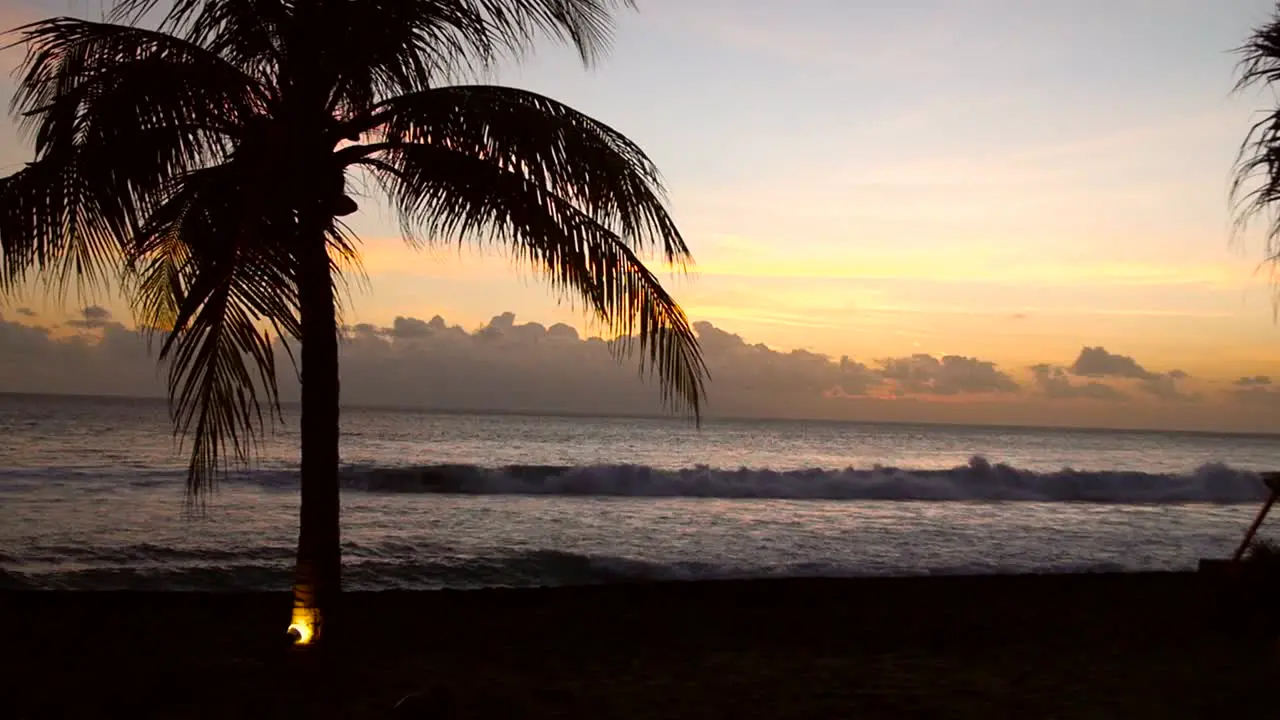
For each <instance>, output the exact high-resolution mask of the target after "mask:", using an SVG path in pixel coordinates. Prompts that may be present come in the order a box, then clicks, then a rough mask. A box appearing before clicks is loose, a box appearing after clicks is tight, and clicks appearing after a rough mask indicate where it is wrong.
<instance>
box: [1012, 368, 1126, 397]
mask: <svg viewBox="0 0 1280 720" xmlns="http://www.w3.org/2000/svg"><path fill="white" fill-rule="evenodd" d="M1031 374H1032V377H1033V378H1034V382H1035V386H1036V389H1038V390H1039V391H1040V392H1041V393H1043V394H1044V395H1046V396H1048V397H1051V398H1056V399H1061V400H1077V399H1079V400H1107V401H1113V402H1114V401H1119V400H1124V399H1126V398H1128V397H1129V396H1128V395H1126V394H1125V393H1124V392H1122V391H1120V390H1119V389H1118V388H1116V387H1114V386H1111V385H1107V384H1106V383H1101V382H1097V381H1096V380H1090V381H1088V382H1084V383H1073V382H1072V381H1071V376H1070V375H1069V374H1068V373H1067V369H1066V368H1064V367H1061V366H1059V365H1050V364H1048V363H1043V364H1040V365H1033V366H1032V367H1031Z"/></svg>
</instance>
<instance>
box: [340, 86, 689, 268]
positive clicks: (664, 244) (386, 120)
mask: <svg viewBox="0 0 1280 720" xmlns="http://www.w3.org/2000/svg"><path fill="white" fill-rule="evenodd" d="M371 122H373V123H378V125H377V126H376V127H374V128H371V129H373V130H375V133H374V139H373V140H372V145H371V147H372V148H375V149H376V148H377V147H379V146H380V145H379V141H381V143H382V146H385V147H392V148H394V147H398V146H403V145H407V144H408V145H419V144H423V145H432V146H437V147H441V148H445V149H448V150H451V151H453V152H457V153H461V154H464V155H468V156H471V157H475V158H482V159H483V160H484V161H485V162H487V163H490V164H492V165H494V166H495V167H496V168H499V169H502V170H505V171H509V172H513V173H517V174H520V175H523V176H525V177H529V178H534V179H536V181H537V182H539V183H542V184H544V185H545V188H546V190H547V191H548V192H550V193H552V194H554V195H556V196H559V197H561V198H564V199H566V200H567V201H569V202H571V203H572V204H573V205H574V206H575V207H578V208H579V209H581V210H582V211H583V212H584V213H586V214H587V215H588V216H589V217H590V218H591V219H593V220H595V221H596V222H598V223H600V224H602V225H604V226H606V227H610V228H615V229H616V230H617V233H618V235H619V237H620V238H621V239H622V240H623V241H624V242H627V243H629V244H631V247H632V248H633V249H635V250H637V251H638V252H640V253H647V252H650V251H652V250H657V251H659V252H660V253H661V255H662V258H663V260H664V261H665V262H667V263H668V264H671V265H675V266H678V267H684V266H685V265H686V263H688V262H689V261H690V260H691V259H692V257H691V255H690V252H689V248H688V246H687V245H686V244H685V242H684V239H683V238H682V237H681V235H680V232H679V230H678V229H677V227H676V225H675V222H674V221H673V220H672V219H671V216H670V215H669V214H668V212H667V209H666V192H665V189H664V188H663V185H662V177H661V174H660V173H659V172H658V168H657V166H656V165H655V164H654V163H653V161H652V160H651V159H650V158H649V157H648V155H647V154H646V153H645V152H644V150H643V149H641V148H640V146H638V145H637V144H635V143H634V142H632V141H631V140H629V139H628V138H627V137H626V136H624V135H623V134H622V133H620V132H618V131H616V130H614V129H613V128H611V127H609V126H608V125H606V124H604V123H602V122H600V121H598V120H595V119H593V118H591V117H589V116H587V115H585V114H583V113H580V112H578V111H577V110H574V109H573V108H571V107H569V106H567V105H565V104H563V103H560V102H557V101H555V100H552V99H551V98H548V97H545V96H543V95H539V94H537V93H534V92H529V91H526V90H519V89H515V88H508V87H495V86H482V85H474V86H454V87H444V88H438V89H434V90H428V91H424V92H420V93H413V94H410V95H406V96H403V97H399V98H394V99H391V100H389V101H387V102H386V103H384V104H383V105H382V107H380V108H379V110H378V111H377V112H376V113H375V115H374V116H373V117H372V118H371ZM379 136H380V137H379ZM343 152H346V153H350V154H351V155H353V156H355V155H359V154H361V153H364V152H368V148H362V147H361V146H353V147H351V148H348V149H347V150H344V151H343ZM404 230H405V231H406V236H407V237H410V238H413V237H414V234H413V232H412V231H413V230H414V224H413V223H409V224H408V225H406V226H405V227H404Z"/></svg>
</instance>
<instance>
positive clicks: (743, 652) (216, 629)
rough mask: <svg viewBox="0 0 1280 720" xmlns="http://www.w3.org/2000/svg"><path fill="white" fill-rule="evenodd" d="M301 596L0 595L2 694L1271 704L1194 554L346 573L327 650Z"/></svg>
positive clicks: (971, 712)
mask: <svg viewBox="0 0 1280 720" xmlns="http://www.w3.org/2000/svg"><path fill="white" fill-rule="evenodd" d="M289 602H290V598H289V595H288V594H286V593H279V594H221V595H219V594H195V593H152V594H145V593H56V592H11V593H4V594H0V657H2V658H3V659H2V660H0V716H3V717H6V718H14V720H21V719H22V718H46V717H79V718H88V717H132V718H138V717H166V718H200V717H262V718H271V717H290V718H295V717H344V718H346V717H421V718H481V717H485V718H503V717H511V718H519V717H530V718H542V717H589V718H746V717H774V718H819V717H822V718H827V717H850V718H882V717H883V718H890V717H892V718H969V717H972V718H991V717H1020V718H1049V717H1052V718H1109V717H1116V718H1135V717H1141V718H1201V717H1203V718H1210V717H1231V716H1237V717H1246V716H1252V717H1270V716H1272V715H1273V714H1275V713H1280V699H1277V697H1276V695H1275V692H1274V687H1275V678H1276V677H1277V675H1276V672H1277V670H1280V662H1278V659H1280V654H1278V653H1277V644H1276V634H1275V632H1274V631H1273V630H1272V628H1275V627H1276V624H1275V623H1274V622H1272V621H1271V620H1270V618H1272V617H1276V616H1278V614H1280V607H1276V608H1270V609H1267V608H1264V607H1260V603H1259V602H1258V600H1257V598H1251V597H1250V596H1247V595H1245V594H1243V593H1242V592H1240V591H1239V590H1238V589H1235V588H1232V587H1229V586H1227V585H1225V584H1224V582H1223V581H1222V580H1221V579H1219V580H1211V579H1209V578H1206V577H1202V576H1197V575H1193V574H1132V575H1065V576H999V577H953V578H898V579H857V580H770V581H743V582H737V581H734V582H697V583H668V584H652V585H615V586H605V587H582V588H562V589H534V590H480V591H443V592H392V593H351V594H349V595H348V597H347V599H346V605H345V607H344V610H343V613H344V615H343V617H344V618H345V620H346V627H347V628H348V629H349V631H350V632H349V634H347V635H344V639H343V642H342V643H341V644H340V645H338V646H335V647H334V648H332V649H330V650H329V651H327V652H326V651H321V652H299V651H298V650H295V649H292V648H289V647H288V646H287V643H286V642H285V641H284V639H283V638H284V624H285V621H286V618H287V616H288V607H289ZM409 695H413V696H414V697H413V698H411V699H410V700H408V701H406V702H404V703H402V704H401V706H400V708H399V709H398V710H396V711H394V712H393V710H392V708H393V707H394V706H395V705H396V704H397V702H398V701H400V700H401V699H402V698H404V697H406V696H409Z"/></svg>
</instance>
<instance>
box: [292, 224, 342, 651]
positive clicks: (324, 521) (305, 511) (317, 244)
mask: <svg viewBox="0 0 1280 720" xmlns="http://www.w3.org/2000/svg"><path fill="white" fill-rule="evenodd" d="M327 221H328V218H323V217H321V218H317V219H315V220H313V219H309V218H303V219H302V222H300V226H301V227H300V229H301V231H302V236H301V238H300V241H301V242H300V243H299V244H300V245H301V248H300V251H299V252H300V255H301V256H300V257H299V261H298V296H299V297H298V299H299V305H300V307H301V315H302V317H301V321H302V350H301V356H302V358H301V359H302V423H301V425H302V428H301V430H302V432H301V435H302V510H301V518H300V520H301V522H300V529H299V533H298V566H297V571H296V572H297V574H296V578H295V581H294V587H293V600H294V611H293V613H294V624H295V626H296V625H299V624H302V625H303V627H299V628H297V632H298V636H299V637H298V638H297V639H298V640H299V641H300V642H302V643H306V642H308V641H310V642H317V641H320V640H321V638H323V637H325V636H326V635H330V634H331V630H332V622H331V621H332V620H333V617H332V616H333V613H334V612H335V606H336V604H337V601H338V593H339V591H340V590H341V584H342V548H341V544H340V538H341V528H340V507H339V493H338V332H337V318H336V312H335V311H336V307H335V304H334V296H333V283H332V279H331V277H330V265H329V253H328V248H327V245H326V239H325V229H326V225H327ZM326 623H328V625H329V628H330V630H328V631H327V630H325V625H326ZM308 630H309V631H310V633H311V634H310V635H308Z"/></svg>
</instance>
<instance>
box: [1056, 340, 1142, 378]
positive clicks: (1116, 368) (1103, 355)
mask: <svg viewBox="0 0 1280 720" xmlns="http://www.w3.org/2000/svg"><path fill="white" fill-rule="evenodd" d="M1069 369H1070V371H1071V373H1072V374H1073V375H1079V376H1081V377H1117V378H1132V379H1136V380H1146V379H1150V378H1152V377H1155V374H1154V373H1151V372H1150V371H1148V370H1147V369H1146V368H1144V367H1142V366H1141V365H1139V364H1138V361H1137V360H1134V359H1133V358H1132V357H1129V356H1128V355H1116V354H1113V353H1110V352H1107V350H1106V348H1102V347H1086V348H1083V349H1081V350H1080V355H1079V356H1078V357H1077V358H1076V361H1075V362H1074V363H1072V365H1071V367H1070V368H1069Z"/></svg>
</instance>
